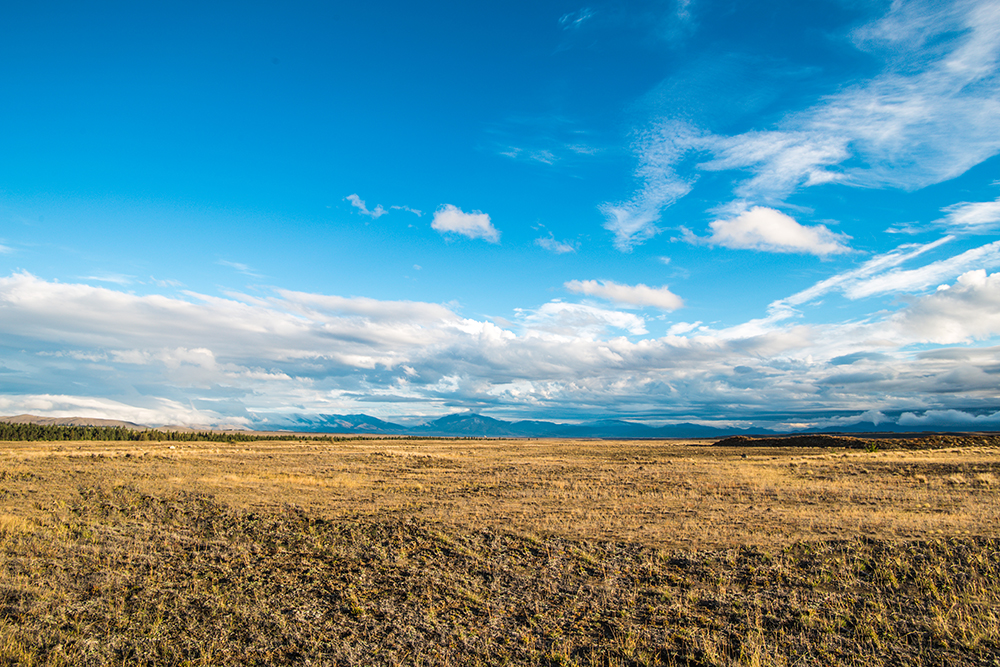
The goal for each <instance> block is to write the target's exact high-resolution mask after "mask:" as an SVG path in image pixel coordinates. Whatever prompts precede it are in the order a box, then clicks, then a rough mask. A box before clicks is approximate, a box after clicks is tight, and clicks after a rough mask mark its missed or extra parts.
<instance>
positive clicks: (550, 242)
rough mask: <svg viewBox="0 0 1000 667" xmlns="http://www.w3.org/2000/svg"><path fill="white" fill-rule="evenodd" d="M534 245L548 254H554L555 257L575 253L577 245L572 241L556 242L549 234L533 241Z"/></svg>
mask: <svg viewBox="0 0 1000 667" xmlns="http://www.w3.org/2000/svg"><path fill="white" fill-rule="evenodd" d="M535 245H537V246H539V247H541V248H545V249H546V250H548V251H549V252H554V253H556V254H557V255H562V254H565V253H568V252H576V249H577V246H578V245H579V244H577V243H574V242H572V241H557V240H556V239H555V236H553V235H552V234H551V233H550V234H549V235H548V236H542V237H540V238H537V239H535Z"/></svg>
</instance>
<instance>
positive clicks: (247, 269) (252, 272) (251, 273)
mask: <svg viewBox="0 0 1000 667" xmlns="http://www.w3.org/2000/svg"><path fill="white" fill-rule="evenodd" d="M216 264H219V265H220V266H228V267H229V268H231V269H236V270H237V271H239V272H240V273H244V274H246V275H248V276H252V277H254V278H260V277H261V275H260V274H259V273H257V272H256V271H255V270H254V269H252V268H250V267H249V266H247V265H246V264H243V263H242V262H230V261H229V260H227V259H220V260H218V261H217V262H216Z"/></svg>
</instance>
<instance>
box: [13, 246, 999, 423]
mask: <svg viewBox="0 0 1000 667" xmlns="http://www.w3.org/2000/svg"><path fill="white" fill-rule="evenodd" d="M922 250H923V247H922V246H921V247H918V246H910V247H904V248H902V249H897V252H896V253H895V254H890V255H891V256H889V257H886V258H874V259H873V260H870V261H872V262H876V264H877V265H878V266H879V267H881V268H878V269H876V268H871V267H869V269H866V270H865V271H860V270H855V271H858V273H857V274H856V275H855V277H854V279H856V281H862V280H865V279H867V278H868V277H874V276H875V275H878V274H879V272H885V271H886V270H887V267H892V266H897V265H898V262H900V261H902V260H901V259H900V257H903V256H909V257H910V258H911V260H912V259H913V258H916V257H918V256H920V252H921V251H922ZM894 262H895V263H896V264H894ZM873 266H875V265H873ZM852 280H853V279H852ZM850 284H853V283H852V282H851V281H850V280H846V281H844V282H840V283H835V284H834V285H833V286H829V287H828V288H827V289H829V290H843V289H845V288H846V286H847V285H850ZM576 287H578V288H579V293H588V294H591V295H592V296H599V297H600V298H608V299H611V300H615V301H617V302H618V303H622V304H626V305H642V304H650V303H653V302H656V301H657V300H658V299H661V298H664V299H667V301H666V302H664V303H663V304H662V305H669V297H668V296H667V294H669V293H661V292H660V291H659V290H658V289H657V288H645V289H646V290H649V291H648V292H644V291H643V289H640V288H642V287H643V286H629V285H616V284H614V283H608V282H603V283H602V282H598V281H577V284H576ZM787 301H789V302H792V301H796V300H795V299H794V298H791V297H790V298H789V299H788V300H787ZM808 302H809V300H808V299H806V300H803V301H796V303H797V304H798V305H802V304H803V303H808ZM884 307H885V305H884V304H881V303H880V304H878V308H880V309H882V308H884ZM891 308H894V309H895V310H889V311H885V312H883V311H882V310H879V311H878V312H874V313H871V314H870V315H869V316H868V317H865V318H863V319H861V320H858V321H849V322H840V323H810V322H809V321H808V318H807V317H805V316H803V317H802V318H798V319H796V320H795V321H789V320H787V319H782V317H780V316H775V317H771V316H768V317H764V318H760V319H757V320H751V321H749V322H745V323H742V324H738V325H736V326H730V327H726V328H713V326H712V325H711V324H709V325H705V324H703V323H701V322H697V321H696V322H692V323H688V322H682V323H676V324H674V325H672V326H671V327H670V328H669V330H668V332H667V335H665V336H663V337H655V336H651V335H650V334H649V332H648V328H647V326H646V320H645V319H644V318H643V317H641V316H640V315H639V314H636V313H634V312H621V311H618V310H615V309H611V308H600V307H597V306H594V305H591V304H586V303H585V304H575V303H564V302H561V301H552V302H549V303H545V304H542V305H541V306H539V307H537V308H534V309H524V310H521V311H519V314H518V316H517V317H516V318H515V319H516V322H515V324H514V325H512V326H511V325H507V324H505V325H504V326H498V325H497V324H495V323H493V322H490V321H482V320H477V319H473V318H466V317H462V316H460V315H458V314H456V313H455V312H454V310H453V309H452V308H450V307H448V306H445V305H441V304H434V303H423V302H408V301H379V300H376V299H368V298H348V297H341V296H336V295H329V294H312V293H303V292H296V291H292V290H281V289H276V290H274V291H272V292H270V293H265V294H263V295H255V296H249V295H242V294H235V293H233V294H229V295H227V296H226V297H217V296H208V295H204V294H196V293H192V292H187V293H183V294H181V295H180V296H177V297H165V296H158V295H149V296H140V295H136V294H130V293H128V292H125V291H122V288H119V287H117V286H105V287H95V286H92V285H86V284H72V283H60V282H51V281H45V280H41V279H39V278H36V277H34V276H32V275H30V274H27V273H15V274H12V275H10V276H7V277H0V338H2V339H3V340H4V342H5V344H4V346H2V348H0V372H3V377H4V382H3V383H2V384H3V387H2V391H0V414H2V413H4V412H6V413H8V414H13V413H16V412H40V413H44V414H50V415H57V414H58V415H64V416H65V415H70V414H86V415H87V416H101V417H108V418H119V419H129V420H132V421H138V422H142V423H177V422H186V423H222V422H225V421H239V422H240V423H260V420H261V419H263V418H264V417H263V415H267V414H270V415H272V416H273V415H276V414H288V413H295V412H303V413H312V414H318V413H323V414H338V413H341V414H342V413H357V412H367V413H369V414H372V413H377V414H379V415H380V416H384V417H391V416H392V415H393V414H398V411H399V408H398V406H399V405H401V402H402V403H405V404H406V405H407V406H408V407H407V408H406V411H407V413H409V414H424V413H431V414H440V413H441V412H442V411H445V412H446V411H447V409H450V408H449V406H468V405H476V406H480V409H489V407H490V406H493V407H504V408H506V409H509V410H511V411H516V410H522V409H523V410H526V411H527V412H524V413H522V414H523V415H524V416H526V417H539V418H552V417H554V416H559V417H560V418H564V417H573V416H578V417H580V418H591V417H593V416H595V415H607V414H618V415H642V414H652V413H656V414H659V415H672V416H675V417H677V418H678V419H682V420H685V419H687V418H688V417H690V416H691V415H697V414H702V415H703V414H704V406H705V405H716V406H717V405H725V406H727V410H729V411H730V415H731V416H732V418H734V419H736V418H745V417H747V416H752V415H754V414H757V413H759V412H760V411H766V412H768V413H776V412H780V411H787V412H788V413H789V414H791V413H796V412H802V411H808V409H810V408H811V407H814V406H823V407H824V408H828V409H831V410H841V411H852V412H856V413H863V412H866V411H882V412H883V413H886V414H888V411H890V410H893V411H901V410H909V411H917V412H921V411H924V410H947V409H962V410H966V409H968V408H970V406H976V405H984V406H989V405H994V406H995V400H996V386H997V378H998V370H997V369H998V368H1000V366H998V359H1000V356H998V355H1000V347H986V346H984V345H983V344H982V341H988V340H993V339H995V338H996V337H997V336H998V335H1000V315H995V314H996V313H1000V274H997V273H994V274H992V275H990V274H988V273H987V272H986V271H983V270H980V269H977V270H974V271H971V272H970V271H967V272H965V273H963V274H962V275H961V276H960V277H959V279H958V280H956V281H954V284H952V285H951V286H950V287H949V288H948V289H944V290H940V291H937V292H934V293H931V294H928V295H925V296H918V297H911V298H910V299H909V301H897V302H896V303H895V304H893V305H892V306H891ZM498 321H499V320H498ZM968 341H979V343H977V344H976V347H961V348H950V349H928V346H940V345H966V344H968V343H967V342H968ZM735 368H739V369H740V370H739V371H738V372H734V369H735ZM74 394H75V395H74ZM394 406H396V407H394ZM994 409H995V407H994ZM871 414H875V413H871Z"/></svg>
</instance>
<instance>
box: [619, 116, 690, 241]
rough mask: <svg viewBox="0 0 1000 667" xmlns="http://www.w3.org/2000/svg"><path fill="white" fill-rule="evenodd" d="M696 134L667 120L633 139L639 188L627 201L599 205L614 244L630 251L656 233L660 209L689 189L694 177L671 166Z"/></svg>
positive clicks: (657, 231) (681, 155) (684, 126)
mask: <svg viewBox="0 0 1000 667" xmlns="http://www.w3.org/2000/svg"><path fill="white" fill-rule="evenodd" d="M697 137H698V133H697V132H695V131H694V130H693V129H692V128H690V127H689V126H687V125H684V124H670V125H664V126H662V127H660V128H659V129H657V130H654V131H652V132H648V133H644V134H642V135H640V136H639V138H638V139H637V140H636V142H635V144H634V151H635V153H636V156H637V157H638V159H639V166H638V168H637V169H636V177H637V178H638V179H639V180H641V181H642V182H643V188H642V190H641V191H640V192H639V193H637V194H636V195H635V196H634V197H633V198H632V199H630V200H629V201H626V202H620V203H614V204H612V203H608V204H603V205H602V206H601V207H600V209H601V212H602V213H603V214H604V217H605V222H604V228H605V229H607V230H608V231H610V232H612V233H614V235H615V238H614V244H615V247H616V248H618V249H619V250H621V251H622V252H631V251H632V249H633V248H634V247H635V246H637V245H639V244H641V243H643V242H645V241H647V240H649V239H650V238H652V237H653V236H655V235H656V234H658V233H659V232H660V228H659V227H657V225H656V223H657V222H658V221H659V219H660V211H662V210H663V209H664V208H666V207H667V206H670V205H671V204H673V203H674V202H675V201H677V200H678V199H680V198H681V197H683V196H684V195H686V194H687V193H688V192H690V191H691V186H692V185H693V183H694V181H695V178H694V177H688V178H684V177H681V176H680V175H679V174H678V173H677V172H676V171H675V168H674V167H675V165H676V163H677V162H678V161H679V160H680V158H681V157H683V155H684V154H685V153H686V152H687V150H688V149H689V147H690V146H691V145H692V144H693V143H695V141H696V139H697Z"/></svg>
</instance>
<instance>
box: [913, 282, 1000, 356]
mask: <svg viewBox="0 0 1000 667" xmlns="http://www.w3.org/2000/svg"><path fill="white" fill-rule="evenodd" d="M894 322H895V324H896V326H897V327H898V328H899V330H900V331H902V332H905V333H906V334H907V335H909V336H912V337H913V338H915V339H916V340H918V341H920V342H928V343H938V344H954V343H965V342H970V341H973V340H985V339H988V338H990V337H992V336H995V335H997V334H1000V273H993V274H987V273H986V271H985V270H983V269H976V270H974V271H968V272H966V273H963V274H962V275H960V276H959V277H958V280H957V281H956V283H955V285H953V286H950V287H948V288H947V289H941V290H938V291H937V292H935V293H934V294H931V295H928V296H925V297H923V298H921V299H919V300H917V301H916V302H915V303H914V304H913V305H912V306H911V307H910V308H908V309H906V310H905V311H904V312H903V313H901V314H900V315H899V316H897V317H896V318H895V320H894Z"/></svg>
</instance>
